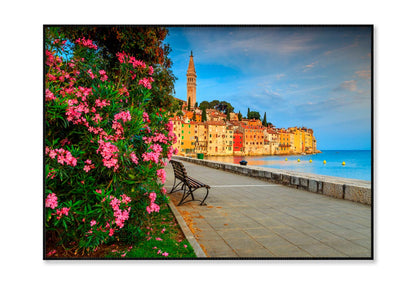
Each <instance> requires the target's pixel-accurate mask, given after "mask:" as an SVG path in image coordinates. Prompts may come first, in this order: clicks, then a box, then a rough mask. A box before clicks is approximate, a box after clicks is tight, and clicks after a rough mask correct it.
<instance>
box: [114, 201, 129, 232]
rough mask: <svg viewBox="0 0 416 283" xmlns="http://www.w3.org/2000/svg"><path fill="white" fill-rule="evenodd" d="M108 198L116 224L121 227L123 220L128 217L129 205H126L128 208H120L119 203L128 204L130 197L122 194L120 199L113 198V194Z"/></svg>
mask: <svg viewBox="0 0 416 283" xmlns="http://www.w3.org/2000/svg"><path fill="white" fill-rule="evenodd" d="M123 196H124V197H123ZM110 199H111V201H110V205H111V207H112V208H113V211H114V217H115V222H116V225H117V226H118V227H120V228H123V227H124V222H125V221H126V220H128V219H129V213H130V209H131V207H128V209H124V210H121V209H120V204H121V203H125V204H128V203H129V202H130V201H131V199H130V198H129V197H127V196H126V195H122V201H120V200H119V199H117V198H115V197H114V196H110Z"/></svg>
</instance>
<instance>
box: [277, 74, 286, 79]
mask: <svg viewBox="0 0 416 283" xmlns="http://www.w3.org/2000/svg"><path fill="white" fill-rule="evenodd" d="M285 76H286V75H285V74H277V75H276V79H278V80H280V78H283V77H285Z"/></svg>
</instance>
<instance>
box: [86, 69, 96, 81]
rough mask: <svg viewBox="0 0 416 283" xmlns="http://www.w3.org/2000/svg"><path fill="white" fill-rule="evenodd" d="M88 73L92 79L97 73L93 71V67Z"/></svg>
mask: <svg viewBox="0 0 416 283" xmlns="http://www.w3.org/2000/svg"><path fill="white" fill-rule="evenodd" d="M87 73H88V75H90V77H91V79H94V78H95V75H94V74H93V73H92V70H91V69H89V70H88V72H87Z"/></svg>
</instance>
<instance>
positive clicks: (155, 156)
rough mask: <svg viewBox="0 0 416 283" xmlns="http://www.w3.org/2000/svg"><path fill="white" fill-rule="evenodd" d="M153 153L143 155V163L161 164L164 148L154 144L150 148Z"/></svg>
mask: <svg viewBox="0 0 416 283" xmlns="http://www.w3.org/2000/svg"><path fill="white" fill-rule="evenodd" d="M150 150H152V151H151V152H145V153H143V154H142V158H143V161H153V162H154V163H159V157H160V154H161V153H162V150H163V149H162V147H161V146H160V145H159V144H152V145H151V146H150Z"/></svg>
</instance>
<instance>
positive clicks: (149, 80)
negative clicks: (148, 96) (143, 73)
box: [139, 78, 153, 89]
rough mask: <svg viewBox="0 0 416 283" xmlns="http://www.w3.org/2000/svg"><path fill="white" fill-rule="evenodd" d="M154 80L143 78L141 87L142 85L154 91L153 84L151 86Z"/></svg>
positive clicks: (140, 83)
mask: <svg viewBox="0 0 416 283" xmlns="http://www.w3.org/2000/svg"><path fill="white" fill-rule="evenodd" d="M152 80H153V79H152V78H143V79H141V80H139V85H142V86H144V87H145V88H147V89H152V84H151V82H152Z"/></svg>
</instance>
